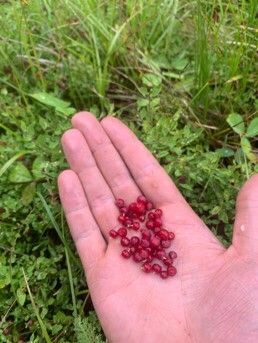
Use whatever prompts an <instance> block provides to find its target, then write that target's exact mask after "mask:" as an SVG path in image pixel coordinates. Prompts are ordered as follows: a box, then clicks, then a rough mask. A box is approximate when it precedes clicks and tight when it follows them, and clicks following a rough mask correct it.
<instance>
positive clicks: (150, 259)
mask: <svg viewBox="0 0 258 343" xmlns="http://www.w3.org/2000/svg"><path fill="white" fill-rule="evenodd" d="M146 250H147V249H146ZM152 261H153V256H150V255H149V257H147V258H146V262H152Z"/></svg>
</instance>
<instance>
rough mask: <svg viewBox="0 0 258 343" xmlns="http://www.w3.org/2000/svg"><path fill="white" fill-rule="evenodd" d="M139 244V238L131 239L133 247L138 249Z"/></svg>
mask: <svg viewBox="0 0 258 343" xmlns="http://www.w3.org/2000/svg"><path fill="white" fill-rule="evenodd" d="M139 243H140V239H139V237H137V236H133V237H132V238H131V246H133V247H136V246H137V245H139Z"/></svg>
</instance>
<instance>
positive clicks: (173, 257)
mask: <svg viewBox="0 0 258 343" xmlns="http://www.w3.org/2000/svg"><path fill="white" fill-rule="evenodd" d="M168 255H169V257H170V258H172V260H174V259H175V258H177V253H176V252H175V251H173V250H172V251H170V252H169V253H168Z"/></svg>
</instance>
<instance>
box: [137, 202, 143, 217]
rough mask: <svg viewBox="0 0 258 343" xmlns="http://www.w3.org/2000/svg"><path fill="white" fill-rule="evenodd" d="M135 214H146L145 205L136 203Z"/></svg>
mask: <svg viewBox="0 0 258 343" xmlns="http://www.w3.org/2000/svg"><path fill="white" fill-rule="evenodd" d="M135 212H136V213H137V214H138V215H143V214H145V212H146V207H145V204H144V203H143V202H138V203H137V205H136V209H135Z"/></svg>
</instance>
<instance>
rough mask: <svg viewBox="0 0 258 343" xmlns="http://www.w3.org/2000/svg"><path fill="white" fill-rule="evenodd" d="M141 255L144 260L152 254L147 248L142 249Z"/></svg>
mask: <svg viewBox="0 0 258 343" xmlns="http://www.w3.org/2000/svg"><path fill="white" fill-rule="evenodd" d="M140 255H141V257H142V258H143V260H145V259H146V258H148V257H149V256H150V254H149V252H148V251H147V250H145V249H142V250H141V252H140Z"/></svg>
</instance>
